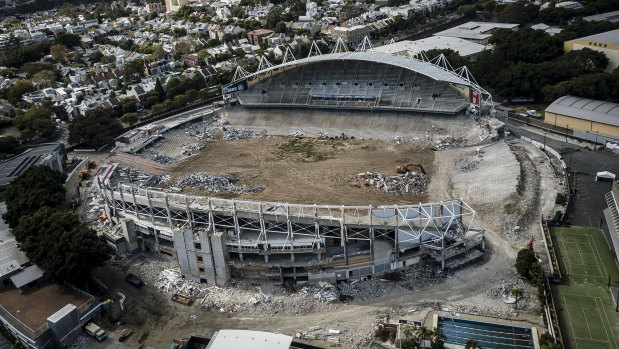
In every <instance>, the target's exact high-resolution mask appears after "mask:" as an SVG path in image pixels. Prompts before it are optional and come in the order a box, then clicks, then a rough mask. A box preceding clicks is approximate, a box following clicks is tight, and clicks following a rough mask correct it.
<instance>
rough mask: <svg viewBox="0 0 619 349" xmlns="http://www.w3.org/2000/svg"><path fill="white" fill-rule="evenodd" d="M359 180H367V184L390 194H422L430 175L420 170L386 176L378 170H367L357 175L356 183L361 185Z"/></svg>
mask: <svg viewBox="0 0 619 349" xmlns="http://www.w3.org/2000/svg"><path fill="white" fill-rule="evenodd" d="M359 182H365V185H366V186H374V187H376V188H377V189H379V190H382V191H384V192H385V193H390V194H396V195H405V194H422V193H425V191H426V188H427V185H428V177H427V176H426V175H425V174H423V173H420V172H406V173H403V174H398V175H394V176H386V175H384V174H382V173H376V172H366V173H359V174H358V175H357V177H356V178H355V184H356V185H359Z"/></svg>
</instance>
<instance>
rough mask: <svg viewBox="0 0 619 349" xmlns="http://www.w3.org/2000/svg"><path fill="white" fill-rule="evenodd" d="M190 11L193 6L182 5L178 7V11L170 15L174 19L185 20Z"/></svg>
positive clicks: (191, 11)
mask: <svg viewBox="0 0 619 349" xmlns="http://www.w3.org/2000/svg"><path fill="white" fill-rule="evenodd" d="M192 13H193V8H192V7H191V6H189V5H183V6H181V8H179V9H178V11H176V13H175V14H174V15H173V16H172V17H173V18H174V19H176V20H181V19H185V20H187V19H189V17H190V16H191V14H192Z"/></svg>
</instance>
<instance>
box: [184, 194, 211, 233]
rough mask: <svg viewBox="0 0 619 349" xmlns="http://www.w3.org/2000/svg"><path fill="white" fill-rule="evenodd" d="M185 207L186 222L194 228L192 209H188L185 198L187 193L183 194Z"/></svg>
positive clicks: (187, 200)
mask: <svg viewBox="0 0 619 349" xmlns="http://www.w3.org/2000/svg"><path fill="white" fill-rule="evenodd" d="M185 207H186V210H187V223H189V226H190V227H191V229H194V228H195V226H194V224H193V221H194V217H193V211H192V210H191V209H189V199H187V195H185ZM209 224H210V222H209Z"/></svg>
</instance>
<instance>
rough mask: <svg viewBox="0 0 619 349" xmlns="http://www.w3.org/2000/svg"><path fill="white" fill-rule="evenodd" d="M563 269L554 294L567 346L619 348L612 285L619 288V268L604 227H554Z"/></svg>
mask: <svg viewBox="0 0 619 349" xmlns="http://www.w3.org/2000/svg"><path fill="white" fill-rule="evenodd" d="M551 234H552V237H553V241H554V245H555V249H557V251H556V252H557V257H558V258H559V263H560V265H561V271H562V272H563V282H562V284H561V285H553V295H554V299H555V304H556V306H557V312H558V313H559V321H560V323H561V332H562V333H563V337H564V340H565V342H566V347H567V348H572V349H589V348H591V349H596V348H613V349H619V313H617V312H615V303H614V301H613V299H612V296H611V292H610V289H609V288H608V277H609V276H610V277H611V286H613V287H619V268H617V264H616V263H615V260H614V259H613V257H612V254H611V252H610V248H609V247H608V244H607V243H606V240H605V238H604V233H603V232H602V231H601V230H600V229H595V228H589V227H570V228H565V227H561V228H555V227H553V228H551Z"/></svg>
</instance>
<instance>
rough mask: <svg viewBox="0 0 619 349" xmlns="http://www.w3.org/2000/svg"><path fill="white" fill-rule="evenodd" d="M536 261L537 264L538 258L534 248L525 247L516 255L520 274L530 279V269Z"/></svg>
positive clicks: (517, 268)
mask: <svg viewBox="0 0 619 349" xmlns="http://www.w3.org/2000/svg"><path fill="white" fill-rule="evenodd" d="M534 263H535V264H537V258H536V257H535V254H534V253H533V251H532V250H529V249H527V248H523V249H522V250H520V251H518V256H517V257H516V270H517V271H518V274H520V275H522V276H524V277H526V278H527V279H530V275H529V271H530V270H531V267H532V266H533V264H534Z"/></svg>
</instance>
